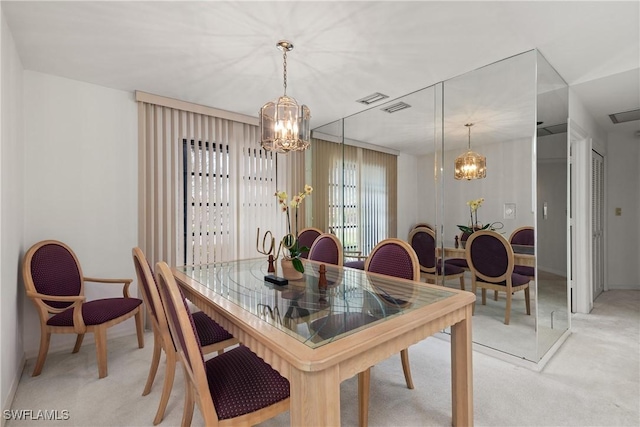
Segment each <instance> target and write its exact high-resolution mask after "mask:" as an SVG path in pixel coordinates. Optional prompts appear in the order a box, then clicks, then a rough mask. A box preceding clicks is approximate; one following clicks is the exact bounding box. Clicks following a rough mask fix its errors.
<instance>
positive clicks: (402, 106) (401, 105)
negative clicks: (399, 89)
mask: <svg viewBox="0 0 640 427" xmlns="http://www.w3.org/2000/svg"><path fill="white" fill-rule="evenodd" d="M409 107H411V105H409V104H407V103H404V102H398V103H396V104H393V105H389V106H387V107H384V108H381V110H382V111H386V112H387V113H396V112H398V111H400V110H404V109H405V108H409Z"/></svg>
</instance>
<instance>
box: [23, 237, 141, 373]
mask: <svg viewBox="0 0 640 427" xmlns="http://www.w3.org/2000/svg"><path fill="white" fill-rule="evenodd" d="M22 276H23V279H24V286H25V288H26V292H27V296H28V297H29V298H30V299H31V301H32V302H33V304H34V305H35V306H36V309H37V311H38V315H39V316H40V350H39V351H38V359H37V360H36V364H35V367H34V369H33V374H32V376H34V377H35V376H38V375H40V373H41V372H42V368H43V366H44V362H45V360H46V358H47V352H48V351H49V342H50V341H51V334H77V335H78V336H77V338H76V344H75V346H74V347H73V351H72V352H73V353H77V352H78V351H79V350H80V346H81V345H82V341H83V339H84V335H85V334H86V333H93V335H94V337H95V342H96V358H97V361H98V377H99V378H104V377H106V376H107V374H108V369H107V329H108V328H110V327H111V326H114V325H117V324H118V323H121V322H123V321H125V320H127V319H129V318H131V317H135V324H136V332H137V336H138V347H140V348H143V347H144V333H143V332H144V331H143V315H142V300H141V299H139V298H133V297H130V296H129V285H131V282H132V281H133V280H132V279H101V278H96V277H86V276H84V275H83V273H82V268H81V267H80V262H79V261H78V258H77V257H76V254H75V253H74V252H73V251H72V250H71V248H70V247H69V246H67V245H66V244H64V243H62V242H60V241H58V240H43V241H41V242H38V243H36V244H34V245H33V246H31V247H30V248H29V250H27V252H26V254H25V256H24V259H23V262H22ZM85 282H93V283H103V284H110V285H114V284H121V285H123V287H122V297H119V298H101V299H95V300H91V301H87V298H86V296H85V286H84V285H85Z"/></svg>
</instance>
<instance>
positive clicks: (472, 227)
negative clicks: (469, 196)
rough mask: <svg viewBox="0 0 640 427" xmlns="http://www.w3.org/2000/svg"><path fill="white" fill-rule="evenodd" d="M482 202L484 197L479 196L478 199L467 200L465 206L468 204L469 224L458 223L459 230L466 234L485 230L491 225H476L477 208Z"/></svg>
mask: <svg viewBox="0 0 640 427" xmlns="http://www.w3.org/2000/svg"><path fill="white" fill-rule="evenodd" d="M483 202H484V197H480V198H479V199H474V200H469V201H468V202H467V206H469V216H470V219H471V221H470V222H469V225H468V226H467V225H458V228H459V229H460V231H462V232H463V233H466V234H469V235H470V234H472V233H473V232H474V231H479V230H486V229H487V228H489V227H490V226H491V224H487V225H485V226H480V225H478V209H479V208H480V206H482V203H483Z"/></svg>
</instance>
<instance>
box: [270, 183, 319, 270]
mask: <svg viewBox="0 0 640 427" xmlns="http://www.w3.org/2000/svg"><path fill="white" fill-rule="evenodd" d="M312 191H313V188H312V187H311V186H310V185H308V184H307V185H305V186H304V191H302V192H300V193H298V195H296V196H294V197H293V198H292V199H291V201H288V198H289V196H288V195H287V193H286V192H285V191H278V192H276V194H275V196H276V197H277V198H278V204H279V205H280V209H281V210H282V212H284V213H286V214H287V234H286V235H285V236H284V237H283V238H282V241H281V243H280V245H281V246H284V248H285V250H286V251H288V253H289V254H288V255H285V256H284V258H283V259H282V265H283V270H285V267H284V265H285V262H289V261H290V262H291V263H292V264H293V268H294V269H295V270H296V271H297V272H298V273H299V276H298V278H302V273H304V264H303V263H302V260H301V259H300V256H301V255H302V253H303V252H309V248H308V247H306V246H300V242H299V241H298V208H299V207H300V205H301V204H302V202H303V201H304V199H305V197H307V196H309V195H311V192H312ZM291 209H293V212H294V213H293V219H294V227H293V230H292V226H291V225H292V224H291V216H292V215H291V212H290V211H291ZM292 231H293V232H292ZM294 233H295V234H294Z"/></svg>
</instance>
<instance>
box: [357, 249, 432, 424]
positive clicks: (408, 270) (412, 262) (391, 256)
mask: <svg viewBox="0 0 640 427" xmlns="http://www.w3.org/2000/svg"><path fill="white" fill-rule="evenodd" d="M364 269H365V271H368V272H371V273H378V274H384V275H387V276H394V277H399V278H403V279H408V280H414V281H416V282H419V281H420V263H419V261H418V256H417V255H416V252H415V251H414V250H413V248H412V247H411V246H410V245H409V244H408V243H407V242H404V241H402V240H400V239H396V238H388V239H385V240H383V241H381V242H379V243H378V244H377V245H376V246H375V247H374V248H373V250H372V251H371V253H370V254H369V256H368V257H367V260H366V262H365V266H364ZM380 297H381V298H384V296H383V295H380ZM400 359H401V360H402V370H403V372H404V378H405V381H406V383H407V388H410V389H413V380H412V379H411V367H410V365H409V349H408V348H405V349H403V350H401V351H400ZM370 379H371V368H367V369H366V370H365V371H363V372H361V373H360V374H358V389H359V393H360V421H361V424H362V425H366V424H367V422H366V420H367V418H368V413H369V383H370Z"/></svg>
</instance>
